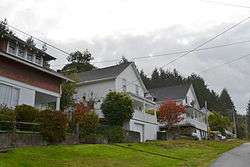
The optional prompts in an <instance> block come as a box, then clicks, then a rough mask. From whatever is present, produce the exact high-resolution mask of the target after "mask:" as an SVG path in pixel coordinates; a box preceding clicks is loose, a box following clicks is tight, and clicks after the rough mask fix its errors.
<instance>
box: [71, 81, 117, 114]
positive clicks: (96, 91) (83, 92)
mask: <svg viewBox="0 0 250 167" xmlns="http://www.w3.org/2000/svg"><path fill="white" fill-rule="evenodd" d="M110 91H115V80H109V81H103V82H98V83H92V84H87V85H81V86H79V87H77V89H76V92H77V93H76V95H75V99H76V101H80V100H82V97H83V96H85V97H86V100H89V99H90V98H94V100H95V101H96V102H97V101H99V102H97V103H96V104H95V109H96V112H97V114H98V115H99V116H100V117H103V114H102V113H101V111H100V107H101V103H102V101H103V99H104V98H105V96H106V95H107V94H108V93H109V92H110Z"/></svg>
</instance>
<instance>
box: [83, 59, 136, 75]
mask: <svg viewBox="0 0 250 167" xmlns="http://www.w3.org/2000/svg"><path fill="white" fill-rule="evenodd" d="M125 64H126V65H129V64H132V62H128V63H122V64H116V65H112V66H108V67H103V68H95V69H92V70H90V71H83V72H80V73H78V74H82V73H87V72H93V71H98V70H104V69H108V68H113V67H117V66H121V65H125Z"/></svg>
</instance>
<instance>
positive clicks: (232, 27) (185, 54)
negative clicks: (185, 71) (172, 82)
mask: <svg viewBox="0 0 250 167" xmlns="http://www.w3.org/2000/svg"><path fill="white" fill-rule="evenodd" d="M248 19H249V17H247V18H244V19H242V20H241V21H240V22H238V23H237V24H234V25H233V26H231V27H229V28H228V29H226V30H224V31H222V32H221V33H219V34H217V35H215V36H214V37H212V38H210V39H208V40H207V41H205V42H203V43H202V44H200V45H198V46H197V47H195V48H194V49H192V50H190V51H188V52H187V53H184V54H182V55H180V56H178V57H176V58H175V59H173V60H171V61H170V62H168V63H167V64H165V65H163V66H162V68H163V67H165V66H167V65H169V64H172V63H173V62H175V61H177V60H178V59H180V58H182V57H184V56H187V55H188V54H189V53H192V52H194V51H196V50H197V49H199V48H201V47H202V46H204V45H206V44H208V43H209V42H211V41H213V40H215V39H216V38H218V37H219V36H221V35H223V34H225V33H226V32H228V31H230V30H232V29H234V28H235V27H237V26H239V25H240V24H241V23H243V22H245V21H246V20H248Z"/></svg>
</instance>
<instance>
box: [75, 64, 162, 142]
mask: <svg viewBox="0 0 250 167" xmlns="http://www.w3.org/2000/svg"><path fill="white" fill-rule="evenodd" d="M78 79H79V83H78V84H77V85H78V86H77V94H76V99H77V100H81V99H82V98H85V99H86V100H89V99H91V98H92V99H93V98H94V100H95V101H96V102H97V103H96V104H95V110H96V112H97V114H98V115H99V117H103V114H102V112H101V110H100V106H101V103H102V101H103V99H104V98H105V96H106V95H107V94H108V93H109V92H110V91H118V92H127V93H128V94H129V95H130V96H131V98H132V99H133V102H134V115H133V118H132V119H131V120H130V121H129V122H128V123H127V124H126V125H124V128H125V129H127V130H130V131H137V132H140V135H141V141H142V142H143V141H146V140H155V139H156V138H157V131H158V124H157V118H156V113H154V114H153V115H152V114H148V113H146V112H145V111H146V110H147V109H153V108H155V103H154V102H153V101H151V100H148V99H146V98H145V95H146V94H147V93H148V91H147V89H146V88H145V85H144V84H143V82H142V80H141V78H140V75H139V72H138V70H137V68H136V66H135V64H134V63H122V64H120V65H115V66H110V67H106V68H99V69H95V70H92V71H88V72H83V73H79V74H78Z"/></svg>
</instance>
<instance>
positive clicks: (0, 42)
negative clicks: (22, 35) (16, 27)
mask: <svg viewBox="0 0 250 167" xmlns="http://www.w3.org/2000/svg"><path fill="white" fill-rule="evenodd" d="M0 51H3V52H6V53H8V54H9V55H12V56H15V57H16V58H19V59H22V60H24V61H26V62H29V63H32V64H34V65H37V66H40V67H45V64H47V62H49V61H51V60H55V58H54V57H52V56H50V55H49V54H47V53H46V52H44V51H42V50H40V49H38V48H37V47H35V46H30V45H28V44H27V43H26V42H25V41H23V40H21V39H19V38H17V37H15V36H7V35H5V36H3V37H0Z"/></svg>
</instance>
